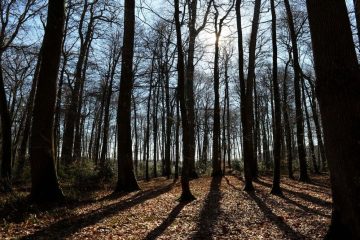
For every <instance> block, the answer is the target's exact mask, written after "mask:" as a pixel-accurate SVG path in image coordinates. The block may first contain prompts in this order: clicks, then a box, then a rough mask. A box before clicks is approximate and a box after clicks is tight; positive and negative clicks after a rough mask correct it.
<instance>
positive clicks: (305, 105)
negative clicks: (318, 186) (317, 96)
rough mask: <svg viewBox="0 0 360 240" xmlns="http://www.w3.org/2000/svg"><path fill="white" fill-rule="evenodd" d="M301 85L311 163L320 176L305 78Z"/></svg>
mask: <svg viewBox="0 0 360 240" xmlns="http://www.w3.org/2000/svg"><path fill="white" fill-rule="evenodd" d="M301 83H302V94H303V103H304V109H305V117H306V126H307V130H308V140H309V148H310V154H311V162H312V164H313V169H314V173H315V174H319V173H320V170H319V166H318V165H317V163H316V155H315V147H314V141H313V134H312V130H311V123H310V116H309V111H308V108H307V103H306V95H305V82H304V79H303V78H301Z"/></svg>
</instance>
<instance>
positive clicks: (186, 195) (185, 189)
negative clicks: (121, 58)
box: [174, 0, 195, 202]
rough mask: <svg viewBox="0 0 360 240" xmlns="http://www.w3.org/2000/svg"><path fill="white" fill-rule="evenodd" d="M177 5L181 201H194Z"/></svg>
mask: <svg viewBox="0 0 360 240" xmlns="http://www.w3.org/2000/svg"><path fill="white" fill-rule="evenodd" d="M174 3H175V4H174V7H175V13H174V14H175V26H176V40H177V44H176V46H177V52H178V99H179V101H180V111H181V119H182V129H183V167H182V172H181V189H182V193H181V196H180V201H182V202H187V201H192V200H194V199H195V197H194V196H193V195H192V193H191V191H190V184H189V177H190V170H191V169H190V162H191V154H192V153H191V151H192V149H191V148H192V147H193V146H191V136H190V135H191V129H190V126H189V118H188V113H187V109H188V108H187V102H186V97H185V96H186V95H185V89H187V88H186V86H185V63H184V61H185V59H184V52H183V44H182V39H181V37H182V35H181V23H180V16H179V15H180V11H179V0H174Z"/></svg>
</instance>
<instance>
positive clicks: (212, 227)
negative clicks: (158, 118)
mask: <svg viewBox="0 0 360 240" xmlns="http://www.w3.org/2000/svg"><path fill="white" fill-rule="evenodd" d="M140 186H141V188H142V190H141V191H138V192H134V193H131V194H127V195H111V192H110V191H101V192H97V193H96V198H92V199H90V200H86V201H80V202H73V203H68V204H67V205H66V206H59V207H56V208H54V209H51V210H39V209H35V210H34V209H32V210H31V208H30V210H29V208H28V209H26V210H25V209H22V210H16V209H14V212H16V211H17V212H21V213H22V216H21V217H15V216H14V215H11V213H9V212H6V215H4V216H1V218H0V220H1V222H0V238H1V239H18V238H20V239H321V238H322V237H323V236H324V235H325V233H326V230H327V227H328V225H329V223H330V216H331V194H330V188H329V185H328V178H327V177H325V176H320V177H319V176H318V177H313V182H312V184H306V183H299V182H297V181H294V180H290V179H288V178H283V179H282V185H281V186H282V189H283V193H284V195H283V196H281V197H279V196H274V195H271V194H270V193H269V192H270V189H271V178H270V177H260V178H259V181H257V182H256V183H254V186H255V188H256V191H255V192H254V193H247V192H244V191H242V189H243V186H244V183H243V181H242V180H241V179H240V178H238V177H236V176H226V177H223V178H218V179H212V178H209V177H206V178H200V179H196V180H194V181H192V182H191V189H192V192H193V194H194V196H196V198H197V200H195V201H193V202H190V203H187V204H185V203H180V202H178V201H177V198H178V197H179V196H180V193H181V187H180V184H179V183H175V184H174V183H172V181H171V180H165V179H162V178H160V179H155V180H152V181H150V182H141V183H140ZM26 211H27V212H26ZM0 214H5V212H2V211H0Z"/></svg>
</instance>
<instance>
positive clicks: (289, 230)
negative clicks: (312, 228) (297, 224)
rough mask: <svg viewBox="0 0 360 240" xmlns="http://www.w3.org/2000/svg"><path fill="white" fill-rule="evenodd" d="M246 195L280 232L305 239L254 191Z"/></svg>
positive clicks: (297, 238)
mask: <svg viewBox="0 0 360 240" xmlns="http://www.w3.org/2000/svg"><path fill="white" fill-rule="evenodd" d="M248 195H249V196H250V197H251V198H252V199H253V200H254V202H255V203H256V204H257V205H258V207H259V209H260V210H261V211H262V212H263V213H264V215H265V216H266V217H267V218H268V219H270V220H271V222H272V223H274V224H275V225H276V226H277V227H278V228H279V229H280V230H281V231H282V232H284V233H285V234H286V236H287V237H289V238H290V239H294V240H299V239H305V236H304V235H302V234H301V233H298V232H296V231H295V230H293V229H292V228H291V227H290V226H289V225H287V224H286V223H285V222H284V220H283V219H282V218H281V217H279V216H277V215H276V214H275V213H273V211H272V210H271V209H270V208H269V207H268V206H267V205H266V204H265V202H263V200H261V199H260V198H259V197H258V196H256V194H255V193H254V192H252V193H248Z"/></svg>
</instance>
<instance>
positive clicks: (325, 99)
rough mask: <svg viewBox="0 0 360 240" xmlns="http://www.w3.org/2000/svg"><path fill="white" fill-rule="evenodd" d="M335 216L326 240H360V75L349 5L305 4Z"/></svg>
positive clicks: (330, 1)
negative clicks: (348, 13) (348, 9)
mask: <svg viewBox="0 0 360 240" xmlns="http://www.w3.org/2000/svg"><path fill="white" fill-rule="evenodd" d="M307 9H308V13H309V22H310V30H311V38H312V44H313V52H314V59H315V71H316V77H317V79H316V91H317V96H318V99H319V105H320V112H321V116H322V123H323V127H324V140H325V146H326V149H325V150H326V157H327V160H328V164H329V169H330V173H331V174H330V175H331V183H332V194H333V213H332V221H331V226H330V229H329V232H328V235H327V237H326V238H327V239H360V205H359V202H360V194H359V192H360V180H359V176H360V161H359V156H360V146H359V143H360V125H359V123H360V95H359V93H360V71H359V66H358V60H357V57H356V51H355V46H354V43H353V39H352V32H351V28H350V22H349V17H348V15H347V8H346V4H345V1H338V0H316V1H315V0H307Z"/></svg>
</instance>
